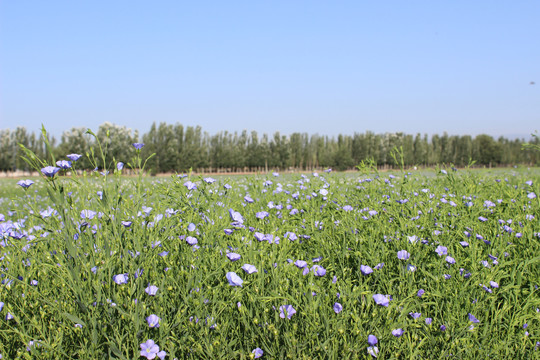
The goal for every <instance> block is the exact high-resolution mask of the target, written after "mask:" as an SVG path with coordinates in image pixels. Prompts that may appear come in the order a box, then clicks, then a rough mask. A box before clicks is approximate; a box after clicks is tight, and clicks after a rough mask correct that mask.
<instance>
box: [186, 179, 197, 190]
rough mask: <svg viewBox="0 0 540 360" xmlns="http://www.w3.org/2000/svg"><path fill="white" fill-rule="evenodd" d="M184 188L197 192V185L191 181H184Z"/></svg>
mask: <svg viewBox="0 0 540 360" xmlns="http://www.w3.org/2000/svg"><path fill="white" fill-rule="evenodd" d="M184 186H185V187H186V188H187V189H188V190H197V184H195V183H194V182H192V181H189V180H188V181H186V182H185V183H184Z"/></svg>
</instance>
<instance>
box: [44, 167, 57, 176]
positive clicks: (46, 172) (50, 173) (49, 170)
mask: <svg viewBox="0 0 540 360" xmlns="http://www.w3.org/2000/svg"><path fill="white" fill-rule="evenodd" d="M59 171H60V168H59V167H55V166H45V167H44V168H43V169H41V173H42V174H43V175H45V176H47V177H51V178H52V177H54V175H56V173H57V172H59Z"/></svg>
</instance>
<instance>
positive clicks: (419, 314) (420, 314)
mask: <svg viewBox="0 0 540 360" xmlns="http://www.w3.org/2000/svg"><path fill="white" fill-rule="evenodd" d="M409 315H411V317H412V318H413V319H414V320H416V319H418V318H419V317H420V316H422V313H417V312H410V313H409Z"/></svg>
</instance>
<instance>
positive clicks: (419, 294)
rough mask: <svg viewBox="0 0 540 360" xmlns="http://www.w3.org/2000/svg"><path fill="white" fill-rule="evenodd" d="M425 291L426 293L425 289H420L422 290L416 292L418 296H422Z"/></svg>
mask: <svg viewBox="0 0 540 360" xmlns="http://www.w3.org/2000/svg"><path fill="white" fill-rule="evenodd" d="M424 293H425V291H424V289H420V290H418V292H417V293H416V296H418V297H422V295H424Z"/></svg>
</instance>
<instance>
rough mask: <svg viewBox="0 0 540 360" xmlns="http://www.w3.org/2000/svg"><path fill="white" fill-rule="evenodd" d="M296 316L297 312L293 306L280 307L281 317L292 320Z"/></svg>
mask: <svg viewBox="0 0 540 360" xmlns="http://www.w3.org/2000/svg"><path fill="white" fill-rule="evenodd" d="M294 314H296V310H295V309H294V308H293V307H292V305H281V306H280V307H279V317H280V318H282V319H285V316H287V318H288V319H289V320H290V319H291V317H292V316H293V315H294Z"/></svg>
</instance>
